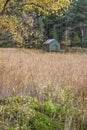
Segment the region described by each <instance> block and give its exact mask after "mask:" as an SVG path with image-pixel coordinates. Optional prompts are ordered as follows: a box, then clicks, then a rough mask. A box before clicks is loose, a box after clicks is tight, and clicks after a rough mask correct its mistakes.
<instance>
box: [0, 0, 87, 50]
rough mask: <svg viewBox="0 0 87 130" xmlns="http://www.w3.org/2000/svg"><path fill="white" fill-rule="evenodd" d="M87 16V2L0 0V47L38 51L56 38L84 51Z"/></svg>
mask: <svg viewBox="0 0 87 130" xmlns="http://www.w3.org/2000/svg"><path fill="white" fill-rule="evenodd" d="M86 12H87V0H66V1H65V0H19V1H17V0H1V1H0V46H1V47H30V48H32V47H35V48H36V47H37V48H38V47H39V48H40V47H41V46H42V43H43V42H44V41H45V40H47V39H49V38H55V39H56V40H58V41H59V42H60V43H61V44H62V45H69V46H77V45H79V46H84V47H86V46H87V38H86V37H87V29H86V27H87V24H86V21H87V13H86Z"/></svg>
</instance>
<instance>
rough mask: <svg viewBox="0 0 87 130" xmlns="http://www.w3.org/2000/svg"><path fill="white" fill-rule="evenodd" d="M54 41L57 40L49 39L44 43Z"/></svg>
mask: <svg viewBox="0 0 87 130" xmlns="http://www.w3.org/2000/svg"><path fill="white" fill-rule="evenodd" d="M53 41H56V40H55V39H48V40H47V41H46V42H44V44H50V43H52V42H53Z"/></svg>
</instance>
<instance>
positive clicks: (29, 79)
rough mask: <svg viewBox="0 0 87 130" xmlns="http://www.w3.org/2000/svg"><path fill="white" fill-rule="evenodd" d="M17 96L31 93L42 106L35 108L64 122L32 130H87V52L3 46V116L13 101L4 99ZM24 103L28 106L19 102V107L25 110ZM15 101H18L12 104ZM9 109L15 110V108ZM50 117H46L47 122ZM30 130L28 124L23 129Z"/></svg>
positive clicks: (0, 65) (0, 58)
mask: <svg viewBox="0 0 87 130" xmlns="http://www.w3.org/2000/svg"><path fill="white" fill-rule="evenodd" d="M15 96H20V97H22V98H23V97H24V96H30V97H32V98H35V99H37V100H38V102H40V103H42V105H40V106H38V107H39V108H37V109H36V108H34V109H35V110H37V111H39V112H43V113H44V114H45V117H46V116H48V117H49V119H50V116H51V118H52V119H53V120H54V119H56V121H57V120H59V122H60V124H61V123H62V124H61V126H62V127H61V128H59V129H58V127H54V126H52V128H51V127H47V128H45V127H43V125H42V126H41V128H40V126H39V127H38V128H37V127H36V126H35V127H34V128H31V130H39V129H40V130H44V129H46V130H86V128H87V53H83V52H82V53H78V52H76V53H63V52H60V53H54V52H53V53H47V52H43V51H38V50H27V49H9V48H8V49H0V98H1V100H0V103H1V105H0V115H2V117H4V118H5V116H3V115H4V114H6V107H7V106H5V105H7V104H9V103H11V102H10V101H7V102H6V100H5V101H3V100H4V98H7V99H8V98H9V97H15ZM8 100H9V99H8ZM15 100H16V99H15ZM22 100H23V99H22ZM3 102H5V103H3ZM13 102H14V101H13ZM23 102H24V104H25V105H22V106H21V105H20V104H21V103H20V104H19V107H18V108H21V107H23V109H24V111H26V109H25V106H26V104H27V103H25V101H23ZM23 102H22V104H23ZM16 103H17V104H16V105H18V103H19V101H18V100H17V101H16ZM55 103H56V105H55ZM3 104H4V107H5V108H4V107H3ZM14 104H15V102H14V103H13V106H14ZM37 104H38V103H37ZM43 104H45V105H43ZM34 106H35V105H34ZM2 108H3V109H4V111H3V109H2ZM7 108H9V109H12V110H13V108H10V107H7ZM43 108H44V109H43ZM35 110H34V112H35ZM19 111H20V110H19ZM58 112H59V115H58ZM1 113H2V114H1ZM9 113H12V111H10V112H9ZM25 113H26V112H25ZM25 115H26V114H25ZM22 116H23V115H22ZM39 116H40V115H39ZM41 116H42V115H41ZM43 116H44V115H43ZM45 117H44V119H45ZM48 117H46V119H47V121H48ZM10 118H11V117H10ZM38 118H39V117H38ZM6 119H7V117H6ZM18 119H19V117H18ZM40 119H42V118H41V117H40ZM3 120H5V119H3ZM9 120H10V119H9ZM26 120H27V117H26ZM6 121H7V120H6ZM1 122H2V121H1ZM19 124H20V123H19ZM48 124H49V122H48ZM54 124H55V122H54ZM34 125H35V124H34ZM39 125H40V124H39ZM42 127H43V128H42ZM3 128H4V129H5V127H3ZM18 128H19V127H18ZM28 129H29V128H28V127H27V128H25V129H24V128H23V130H28ZM2 130H3V129H2ZM8 130H14V129H10V128H9V129H8ZM15 130H16V127H15ZM19 130H22V128H19Z"/></svg>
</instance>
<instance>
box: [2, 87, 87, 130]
mask: <svg viewBox="0 0 87 130" xmlns="http://www.w3.org/2000/svg"><path fill="white" fill-rule="evenodd" d="M44 98H45V100H44V102H41V101H39V100H37V99H36V98H31V97H12V98H5V99H0V130H86V129H87V97H86V95H82V93H78V92H74V90H72V89H71V88H70V87H65V88H63V89H59V90H58V98H57V100H56V101H54V99H53V97H52V96H51V95H50V93H47V94H46V95H45V96H44Z"/></svg>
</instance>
